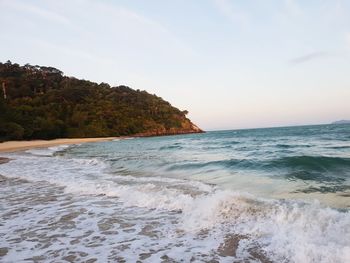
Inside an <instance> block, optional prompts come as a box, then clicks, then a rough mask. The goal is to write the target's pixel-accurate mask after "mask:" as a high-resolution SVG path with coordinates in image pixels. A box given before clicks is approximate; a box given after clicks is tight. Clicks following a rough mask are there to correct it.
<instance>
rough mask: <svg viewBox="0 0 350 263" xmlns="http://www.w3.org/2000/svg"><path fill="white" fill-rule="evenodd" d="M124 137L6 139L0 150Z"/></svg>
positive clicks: (11, 150) (20, 149)
mask: <svg viewBox="0 0 350 263" xmlns="http://www.w3.org/2000/svg"><path fill="white" fill-rule="evenodd" d="M123 138H125V137H102V138H73V139H55V140H35V141H7V142H3V143H0V152H16V151H23V150H28V149H32V148H41V147H51V146H56V145H60V144H78V143H85V142H103V141H111V140H114V139H123Z"/></svg>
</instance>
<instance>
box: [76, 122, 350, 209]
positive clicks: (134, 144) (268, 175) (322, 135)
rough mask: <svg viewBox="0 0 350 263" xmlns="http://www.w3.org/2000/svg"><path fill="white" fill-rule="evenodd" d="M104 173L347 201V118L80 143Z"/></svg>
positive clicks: (340, 203) (332, 202) (82, 152)
mask: <svg viewBox="0 0 350 263" xmlns="http://www.w3.org/2000/svg"><path fill="white" fill-rule="evenodd" d="M70 154H72V155H79V156H82V157H86V158H90V157H93V158H99V159H101V160H104V161H106V162H107V163H108V164H109V165H110V170H109V172H110V173H115V174H118V175H133V176H160V177H166V178H168V177H170V178H181V179H187V180H196V181H201V182H205V183H209V184H215V185H219V186H221V187H223V188H227V189H234V190H240V191H246V192H249V193H253V194H257V195H261V196H264V197H276V198H302V199H303V198H305V199H309V200H311V199H318V200H320V201H321V202H325V203H326V204H329V205H331V206H336V207H349V206H350V201H349V197H350V125H319V126H300V127H285V128H268V129H251V130H235V131H214V132H207V133H205V134H193V135H181V136H166V137H153V138H139V139H134V140H123V141H118V142H114V143H100V144H95V145H94V146H93V147H92V145H84V146H81V147H79V148H74V149H72V150H71V151H70Z"/></svg>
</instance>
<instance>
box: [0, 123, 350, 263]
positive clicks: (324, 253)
mask: <svg viewBox="0 0 350 263" xmlns="http://www.w3.org/2000/svg"><path fill="white" fill-rule="evenodd" d="M1 155H2V156H3V157H7V158H10V159H11V161H10V162H8V163H6V164H2V165H0V174H1V177H0V189H1V191H0V200H1V201H0V219H1V220H0V262H263V263H265V262H297V263H303V262H317V263H322V262H324V263H332V262H334V263H348V262H350V125H346V124H344V125H317V126H298V127H282V128H264V129H249V130H248V129H247V130H228V131H210V132H206V133H203V134H188V135H177V136H163V137H150V138H129V139H120V140H119V139H116V140H114V141H108V142H98V143H85V144H81V145H61V146H56V147H49V148H41V149H32V150H27V151H22V152H16V153H7V154H1Z"/></svg>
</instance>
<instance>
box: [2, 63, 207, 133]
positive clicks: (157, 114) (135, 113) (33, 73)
mask: <svg viewBox="0 0 350 263" xmlns="http://www.w3.org/2000/svg"><path fill="white" fill-rule="evenodd" d="M0 85H1V87H0V139H1V140H14V139H16V140H21V139H26V140H28V139H53V138H74V137H104V136H123V135H140V136H153V135H167V134H181V133H195V132H201V130H200V129H199V128H198V127H197V126H195V125H194V124H192V123H191V121H190V120H189V119H188V118H186V114H187V113H188V112H187V111H180V110H179V109H177V108H175V107H173V106H171V105H170V103H169V102H167V101H164V100H163V99H162V98H160V97H157V96H156V95H151V94H149V93H147V92H146V91H140V90H133V89H131V88H129V87H126V86H118V87H110V86H109V85H108V84H106V83H100V84H97V83H94V82H90V81H87V80H80V79H76V78H74V77H67V76H64V75H63V73H62V72H61V71H60V70H58V69H56V68H53V67H42V66H32V65H28V64H26V65H24V66H20V65H18V64H14V63H11V62H10V61H8V62H6V63H0Z"/></svg>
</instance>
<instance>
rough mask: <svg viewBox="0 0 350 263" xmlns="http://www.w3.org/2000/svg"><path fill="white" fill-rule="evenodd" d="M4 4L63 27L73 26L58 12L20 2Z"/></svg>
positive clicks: (5, 2) (6, 2)
mask: <svg viewBox="0 0 350 263" xmlns="http://www.w3.org/2000/svg"><path fill="white" fill-rule="evenodd" d="M3 4H5V5H7V6H8V7H11V8H14V9H16V10H20V11H22V12H25V13H31V14H33V15H35V16H38V17H41V18H43V19H45V20H47V21H52V22H55V23H58V24H61V25H70V24H71V23H70V20H69V19H68V18H67V17H65V16H64V15H61V14H59V13H57V12H52V11H50V10H48V9H44V8H41V7H38V6H35V5H30V4H26V3H24V2H19V1H4V2H3Z"/></svg>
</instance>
